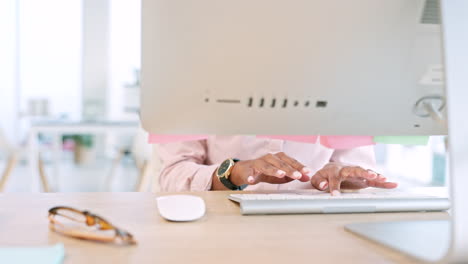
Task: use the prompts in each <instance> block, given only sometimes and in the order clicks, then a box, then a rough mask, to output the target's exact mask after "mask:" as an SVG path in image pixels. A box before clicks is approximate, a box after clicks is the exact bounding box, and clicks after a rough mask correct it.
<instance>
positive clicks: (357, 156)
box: [330, 146, 376, 170]
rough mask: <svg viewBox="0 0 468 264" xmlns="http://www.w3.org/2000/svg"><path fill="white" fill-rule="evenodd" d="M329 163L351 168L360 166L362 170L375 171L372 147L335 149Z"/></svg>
mask: <svg viewBox="0 0 468 264" xmlns="http://www.w3.org/2000/svg"><path fill="white" fill-rule="evenodd" d="M330 161H333V162H340V163H344V164H348V165H351V166H360V167H362V168H364V169H370V170H375V169H376V161H375V152H374V146H364V147H357V148H350V149H336V150H335V151H334V152H333V155H332V157H331V158H330Z"/></svg>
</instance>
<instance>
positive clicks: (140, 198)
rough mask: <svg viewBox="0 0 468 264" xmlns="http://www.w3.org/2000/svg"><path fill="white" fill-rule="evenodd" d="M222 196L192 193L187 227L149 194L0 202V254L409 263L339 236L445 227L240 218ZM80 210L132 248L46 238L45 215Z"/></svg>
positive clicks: (84, 259)
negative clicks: (162, 212)
mask: <svg viewBox="0 0 468 264" xmlns="http://www.w3.org/2000/svg"><path fill="white" fill-rule="evenodd" d="M229 193H230V192H201V193H194V194H195V195H198V196H201V197H202V198H203V199H205V202H206V205H207V214H206V215H205V216H204V218H202V219H201V220H198V221H196V222H190V223H171V222H167V221H165V220H164V219H162V218H161V217H160V216H159V214H158V212H157V208H156V203H155V200H154V198H155V197H156V196H157V195H155V194H151V193H50V194H41V193H38V194H19V193H18V194H15V193H11V194H1V195H0V234H1V235H0V246H2V247H4V246H40V245H47V244H49V245H52V244H55V243H63V244H64V245H65V250H66V259H65V262H64V263H112V264H117V263H216V264H218V263H291V264H297V263H372V264H377V263H415V262H414V260H413V259H410V258H408V257H405V256H403V255H401V254H399V253H396V252H394V251H391V250H389V249H386V248H384V247H381V246H379V245H376V244H373V243H371V242H368V241H366V240H363V239H361V238H358V237H356V236H354V235H352V234H350V233H348V232H346V231H345V230H344V229H343V226H344V225H345V224H348V223H353V222H366V221H387V220H421V219H448V214H447V213H379V214H339V215H279V216H241V215H240V213H239V207H238V205H237V204H236V203H234V202H231V201H229V200H228V199H227V195H228V194H229ZM57 205H67V206H73V207H76V208H79V209H88V210H90V211H91V212H94V213H96V214H99V215H102V216H103V217H104V218H106V219H108V220H109V221H111V222H112V223H114V224H115V225H116V226H119V227H121V228H123V229H127V230H128V231H130V232H131V233H133V234H134V236H135V238H136V239H137V240H138V245H136V246H130V247H122V246H113V245H105V244H98V243H94V242H89V241H81V240H76V239H73V238H68V237H64V236H61V235H59V234H56V233H54V232H51V231H49V228H48V220H47V210H48V209H49V208H50V207H53V206H57ZM0 261H1V260H0Z"/></svg>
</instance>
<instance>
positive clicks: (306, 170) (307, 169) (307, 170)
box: [302, 167, 312, 176]
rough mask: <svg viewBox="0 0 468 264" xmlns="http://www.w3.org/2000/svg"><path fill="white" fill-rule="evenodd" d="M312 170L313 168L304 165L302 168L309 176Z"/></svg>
mask: <svg viewBox="0 0 468 264" xmlns="http://www.w3.org/2000/svg"><path fill="white" fill-rule="evenodd" d="M311 172H312V170H311V169H310V168H308V167H304V168H303V169H302V173H304V174H305V175H307V176H310V175H309V174H310V173H311Z"/></svg>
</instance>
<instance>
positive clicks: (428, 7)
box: [421, 0, 440, 24]
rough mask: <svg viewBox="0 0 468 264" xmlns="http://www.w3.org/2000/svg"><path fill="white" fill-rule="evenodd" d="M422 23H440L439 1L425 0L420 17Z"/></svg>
mask: <svg viewBox="0 0 468 264" xmlns="http://www.w3.org/2000/svg"><path fill="white" fill-rule="evenodd" d="M421 23H422V24H440V2H439V0H426V4H425V5H424V10H423V14H422V17H421Z"/></svg>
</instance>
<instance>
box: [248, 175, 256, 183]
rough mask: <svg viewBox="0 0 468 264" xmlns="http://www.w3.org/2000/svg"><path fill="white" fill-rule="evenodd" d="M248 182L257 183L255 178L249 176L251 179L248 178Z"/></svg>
mask: <svg viewBox="0 0 468 264" xmlns="http://www.w3.org/2000/svg"><path fill="white" fill-rule="evenodd" d="M247 181H248V182H249V183H254V182H255V179H254V177H253V176H249V177H247Z"/></svg>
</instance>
